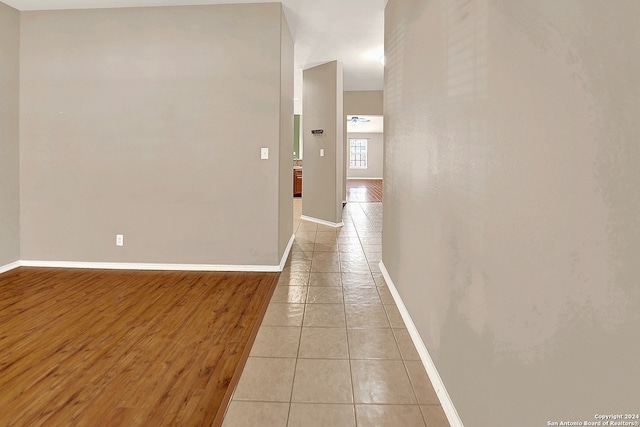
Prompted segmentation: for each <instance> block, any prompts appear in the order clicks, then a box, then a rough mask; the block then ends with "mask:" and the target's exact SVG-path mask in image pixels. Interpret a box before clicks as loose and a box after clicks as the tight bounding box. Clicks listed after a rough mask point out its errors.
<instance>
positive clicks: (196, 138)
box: [20, 3, 293, 265]
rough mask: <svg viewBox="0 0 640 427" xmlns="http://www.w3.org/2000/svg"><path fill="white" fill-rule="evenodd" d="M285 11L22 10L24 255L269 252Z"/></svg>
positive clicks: (274, 224)
mask: <svg viewBox="0 0 640 427" xmlns="http://www.w3.org/2000/svg"><path fill="white" fill-rule="evenodd" d="M281 27H282V9H281V5H280V4H277V3H272V4H259V5H255V4H254V5H218V6H186V7H161V8H127V9H102V10H68V11H43V12H24V13H22V27H21V37H22V39H21V106H20V107H21V123H20V125H21V126H20V129H21V209H22V217H21V219H22V224H21V231H22V258H23V259H26V260H46V261H49V260H51V261H109V262H153V263H188V264H192V263H194V264H222V265H275V264H278V262H279V261H280V257H281V255H282V253H281V252H282V244H281V242H280V240H281V237H280V236H279V225H283V226H286V223H287V222H288V221H289V220H288V219H287V218H286V217H285V216H284V215H280V214H279V208H280V204H281V203H280V202H281V200H280V197H279V183H280V174H281V172H280V167H279V166H280V163H281V160H280V153H279V149H280V144H281V141H282V138H285V137H286V135H284V133H283V132H284V131H282V130H281V126H282V123H281V112H282V111H285V110H290V109H291V108H290V106H288V105H287V103H288V102H293V101H292V100H291V97H290V96H289V94H288V93H286V91H285V92H283V93H284V95H283V93H281V91H283V90H286V89H287V88H286V86H287V85H288V83H287V82H285V81H284V80H281V79H283V76H282V71H281V67H282V66H283V64H284V63H286V62H287V61H285V60H284V59H283V58H286V57H287V56H289V55H291V53H290V52H286V53H283V52H282V48H283V46H285V47H286V48H287V49H290V48H291V45H290V44H287V43H284V44H283V43H282V31H283V28H281ZM285 27H286V24H285ZM286 31H288V30H286ZM286 73H289V71H288V70H287V71H286ZM287 98H288V100H289V101H283V100H285V99H287ZM286 120H289V118H288V117H287V118H286ZM261 147H268V148H269V149H270V159H269V160H260V148H261ZM287 151H288V152H290V151H291V150H290V148H288V149H287ZM289 155H290V153H289ZM289 169H290V165H289ZM288 210H289V211H290V209H288ZM117 233H120V234H124V240H125V246H124V247H121V248H119V247H116V246H115V235H116V234H117Z"/></svg>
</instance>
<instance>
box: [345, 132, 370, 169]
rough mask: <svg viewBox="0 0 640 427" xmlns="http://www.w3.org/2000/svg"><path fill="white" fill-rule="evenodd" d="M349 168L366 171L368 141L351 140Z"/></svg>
mask: <svg viewBox="0 0 640 427" xmlns="http://www.w3.org/2000/svg"><path fill="white" fill-rule="evenodd" d="M349 168H350V169H366V168H367V140H366V139H355V138H351V139H349Z"/></svg>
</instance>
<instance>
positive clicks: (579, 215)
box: [383, 0, 640, 426]
mask: <svg viewBox="0 0 640 427" xmlns="http://www.w3.org/2000/svg"><path fill="white" fill-rule="evenodd" d="M638 22H640V3H639V2H637V1H635V0H620V1H616V2H602V1H597V0H585V1H580V2H556V1H551V0H543V1H519V2H513V1H511V0H496V1H491V2H488V1H480V0H475V1H469V2H461V1H444V0H440V1H436V0H433V1H426V0H416V1H410V2H407V1H403V0H390V1H389V3H388V5H387V9H386V16H385V26H386V34H385V45H386V53H385V55H386V67H385V92H384V98H385V102H384V111H385V188H384V192H385V206H384V242H383V261H384V263H385V265H386V267H387V268H388V270H389V272H390V274H391V277H392V278H393V280H394V283H395V284H396V286H397V288H398V290H399V292H400V294H401V296H402V298H403V300H404V302H405V304H406V306H407V307H408V310H409V311H410V313H411V316H412V318H413V320H414V321H415V323H416V325H417V327H418V329H419V331H420V334H421V337H422V339H423V341H424V342H425V344H426V346H427V347H428V350H429V352H430V354H431V356H432V357H433V359H434V361H435V363H436V366H437V368H438V371H439V373H440V375H441V376H442V379H443V381H444V383H445V385H446V388H447V390H448V392H449V394H450V395H451V397H452V399H453V402H454V404H455V406H456V407H457V409H458V412H459V413H460V415H461V417H462V420H463V422H464V423H465V425H467V426H515V425H517V426H541V425H547V421H554V420H555V421H585V420H589V421H595V419H594V415H595V414H597V413H600V414H610V413H625V412H633V413H637V412H638V410H639V408H640V407H639V406H638V402H640V363H638V360H640V340H638V331H640V262H638V259H639V256H640V255H639V254H640V185H638V184H639V183H640V167H638V164H640V144H639V143H638V135H640V121H639V120H638V117H639V116H640V101H639V100H640V80H639V77H638V76H640V26H638Z"/></svg>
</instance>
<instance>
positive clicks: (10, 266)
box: [0, 261, 20, 274]
mask: <svg viewBox="0 0 640 427" xmlns="http://www.w3.org/2000/svg"><path fill="white" fill-rule="evenodd" d="M18 267H20V261H14V262H12V263H10V264H6V265H0V274H2V273H5V272H7V271H9V270H13V269H14V268H18Z"/></svg>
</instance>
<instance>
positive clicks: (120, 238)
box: [116, 234, 124, 246]
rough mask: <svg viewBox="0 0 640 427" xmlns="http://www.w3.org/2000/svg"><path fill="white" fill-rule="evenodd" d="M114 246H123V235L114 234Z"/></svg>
mask: <svg viewBox="0 0 640 427" xmlns="http://www.w3.org/2000/svg"><path fill="white" fill-rule="evenodd" d="M116 246H124V235H123V234H116Z"/></svg>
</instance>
